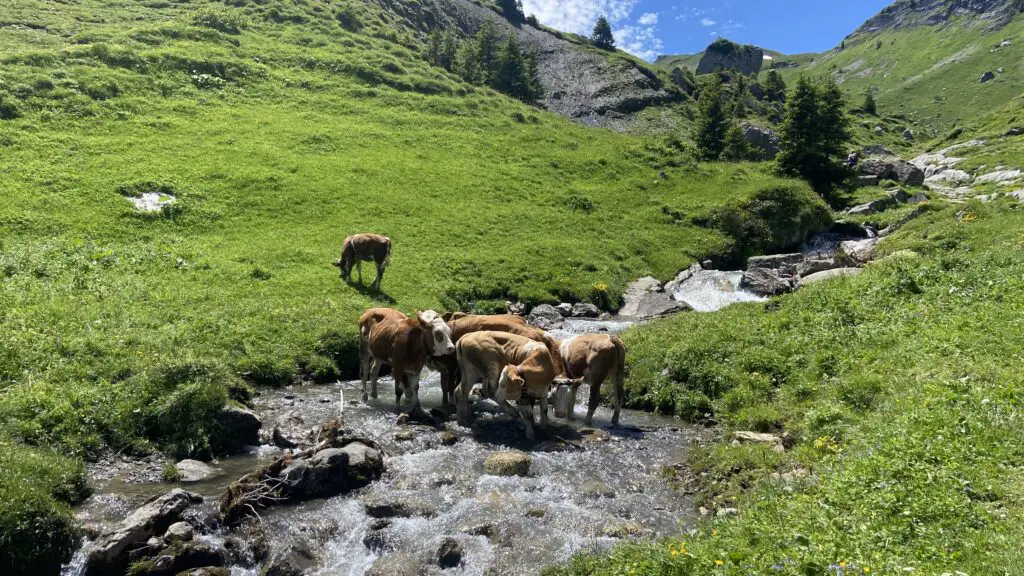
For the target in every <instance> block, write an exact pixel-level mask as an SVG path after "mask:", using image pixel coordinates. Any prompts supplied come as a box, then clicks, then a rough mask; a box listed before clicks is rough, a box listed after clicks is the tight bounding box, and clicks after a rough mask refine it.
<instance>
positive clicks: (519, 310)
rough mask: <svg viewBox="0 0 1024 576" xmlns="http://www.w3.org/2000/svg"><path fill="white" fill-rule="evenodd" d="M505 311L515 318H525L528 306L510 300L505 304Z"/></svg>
mask: <svg viewBox="0 0 1024 576" xmlns="http://www.w3.org/2000/svg"><path fill="white" fill-rule="evenodd" d="M505 310H506V311H507V312H508V313H509V314H511V315H513V316H525V315H526V304H523V303H522V302H512V301H511V300H509V301H506V302H505Z"/></svg>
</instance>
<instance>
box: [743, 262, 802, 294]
mask: <svg viewBox="0 0 1024 576" xmlns="http://www.w3.org/2000/svg"><path fill="white" fill-rule="evenodd" d="M740 288H742V289H744V290H747V291H748V292H753V293H754V294H757V295H758V296H778V295H779V294H785V293H786V292H791V291H792V290H793V282H792V280H791V279H790V278H786V277H783V276H782V274H780V273H779V271H778V270H772V269H771V268H755V269H753V270H747V271H746V272H744V273H743V280H742V281H741V282H740Z"/></svg>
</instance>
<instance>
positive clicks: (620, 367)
mask: <svg viewBox="0 0 1024 576" xmlns="http://www.w3.org/2000/svg"><path fill="white" fill-rule="evenodd" d="M610 339H611V341H612V345H613V346H615V352H616V353H617V357H618V358H617V360H618V362H616V366H615V397H616V404H617V405H618V406H622V404H623V402H625V401H626V384H625V381H626V344H625V343H624V342H623V341H622V339H621V338H619V337H618V336H611V337H610Z"/></svg>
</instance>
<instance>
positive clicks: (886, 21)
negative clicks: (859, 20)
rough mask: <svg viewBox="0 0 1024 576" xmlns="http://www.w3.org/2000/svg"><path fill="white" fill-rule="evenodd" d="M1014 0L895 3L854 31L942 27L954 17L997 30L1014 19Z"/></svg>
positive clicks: (986, 28) (952, 0)
mask: <svg viewBox="0 0 1024 576" xmlns="http://www.w3.org/2000/svg"><path fill="white" fill-rule="evenodd" d="M1015 13H1016V7H1015V5H1014V0H918V1H917V2H897V3H894V4H892V5H890V6H888V7H887V8H885V9H883V10H882V11H881V12H879V13H878V14H877V15H875V16H874V17H873V18H871V19H870V20H868V21H867V22H866V23H865V24H864V25H863V26H861V27H860V29H858V30H857V32H855V33H854V37H856V36H857V35H859V34H872V33H875V32H881V31H883V30H905V29H909V28H917V27H921V26H942V25H943V24H946V23H947V22H949V21H950V20H953V19H956V18H976V19H978V20H980V21H982V22H984V23H986V25H985V30H986V31H993V30H999V29H1000V28H1003V27H1004V26H1006V25H1007V24H1009V23H1010V21H1011V20H1012V19H1013V16H1014V14H1015Z"/></svg>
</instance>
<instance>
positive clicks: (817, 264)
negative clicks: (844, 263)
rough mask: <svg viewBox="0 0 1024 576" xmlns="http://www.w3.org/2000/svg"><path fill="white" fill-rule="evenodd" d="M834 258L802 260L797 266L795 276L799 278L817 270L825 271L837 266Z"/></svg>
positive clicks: (810, 274) (815, 272)
mask: <svg viewBox="0 0 1024 576" xmlns="http://www.w3.org/2000/svg"><path fill="white" fill-rule="evenodd" d="M838 266H839V264H837V263H836V261H835V259H834V258H815V259H808V260H804V261H803V262H802V263H801V264H800V266H798V267H797V276H798V277H800V278H806V277H808V276H812V275H814V274H817V273H819V272H825V271H827V270H832V269H834V268H836V267H838Z"/></svg>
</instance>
